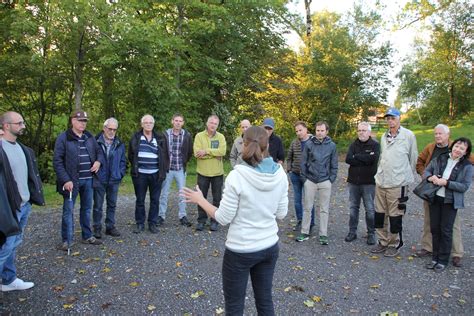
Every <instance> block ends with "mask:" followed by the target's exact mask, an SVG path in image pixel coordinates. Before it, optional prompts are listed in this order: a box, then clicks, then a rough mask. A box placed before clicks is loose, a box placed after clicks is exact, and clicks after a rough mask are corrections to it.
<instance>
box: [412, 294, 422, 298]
mask: <svg viewBox="0 0 474 316" xmlns="http://www.w3.org/2000/svg"><path fill="white" fill-rule="evenodd" d="M411 297H412V298H421V295H420V294H413V295H412V296H411Z"/></svg>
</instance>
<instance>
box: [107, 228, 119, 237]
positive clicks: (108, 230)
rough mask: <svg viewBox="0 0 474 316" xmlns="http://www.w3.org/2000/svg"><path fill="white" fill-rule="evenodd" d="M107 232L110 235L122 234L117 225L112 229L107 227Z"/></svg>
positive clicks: (117, 235)
mask: <svg viewBox="0 0 474 316" xmlns="http://www.w3.org/2000/svg"><path fill="white" fill-rule="evenodd" d="M105 234H106V235H109V236H112V237H119V236H120V232H119V231H118V229H117V228H115V227H112V228H110V229H106V230H105Z"/></svg>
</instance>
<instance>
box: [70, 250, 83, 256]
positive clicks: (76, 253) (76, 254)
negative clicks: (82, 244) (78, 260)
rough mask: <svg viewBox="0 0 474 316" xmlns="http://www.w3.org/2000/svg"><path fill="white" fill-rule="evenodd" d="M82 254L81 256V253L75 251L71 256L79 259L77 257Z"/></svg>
mask: <svg viewBox="0 0 474 316" xmlns="http://www.w3.org/2000/svg"><path fill="white" fill-rule="evenodd" d="M80 254H81V253H80V252H79V251H75V252H73V253H72V254H71V256H73V257H77V256H79V255H80Z"/></svg>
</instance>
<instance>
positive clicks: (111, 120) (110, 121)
mask: <svg viewBox="0 0 474 316" xmlns="http://www.w3.org/2000/svg"><path fill="white" fill-rule="evenodd" d="M109 123H113V124H115V125H117V128H118V126H119V124H118V121H117V119H116V118H115V117H109V118H108V119H106V120H105V122H104V127H108V126H107V125H109Z"/></svg>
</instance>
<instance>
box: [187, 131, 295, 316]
mask: <svg viewBox="0 0 474 316" xmlns="http://www.w3.org/2000/svg"><path fill="white" fill-rule="evenodd" d="M242 160H243V161H244V163H242V164H240V165H236V166H235V167H234V170H232V171H231V172H230V173H229V175H228V176H227V178H226V180H225V189H224V194H223V197H222V200H221V203H220V206H219V208H217V207H215V206H214V205H212V204H211V203H209V202H208V201H207V200H206V199H205V198H204V197H203V195H202V193H201V191H200V190H199V187H197V186H196V190H195V191H194V190H191V189H188V188H184V189H183V191H182V193H181V195H182V196H184V197H185V199H186V202H188V203H189V202H192V203H197V204H199V206H201V207H202V208H203V209H204V210H205V211H206V213H207V214H208V215H209V216H211V217H213V218H215V219H216V221H217V222H218V223H219V224H221V225H227V224H230V226H229V231H228V233H227V240H226V243H225V246H226V250H225V254H224V261H223V263H222V285H223V290H224V298H225V309H226V314H227V315H242V314H243V313H244V302H245V293H246V290H247V282H248V278H249V275H250V277H251V280H252V287H253V291H254V296H255V304H256V307H257V312H258V314H259V315H274V314H275V311H274V308H273V300H272V283H273V274H274V270H275V265H276V261H277V259H278V253H279V246H278V225H277V222H276V219H277V218H278V219H283V218H284V217H285V216H286V214H287V212H288V179H287V176H286V173H285V171H284V170H283V167H282V166H281V165H279V164H277V163H275V162H274V161H273V159H272V158H271V157H270V156H269V154H268V135H267V132H266V131H265V130H264V129H263V128H261V127H257V126H252V127H250V128H249V129H247V131H246V132H245V134H244V147H243V150H242Z"/></svg>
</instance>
